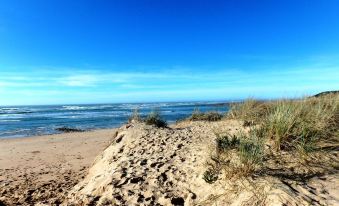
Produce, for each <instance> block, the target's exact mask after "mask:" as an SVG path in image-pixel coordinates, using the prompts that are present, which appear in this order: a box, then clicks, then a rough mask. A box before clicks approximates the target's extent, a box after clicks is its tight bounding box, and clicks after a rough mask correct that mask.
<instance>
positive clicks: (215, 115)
mask: <svg viewBox="0 0 339 206" xmlns="http://www.w3.org/2000/svg"><path fill="white" fill-rule="evenodd" d="M222 117H223V115H222V114H220V113H219V112H215V111H210V112H200V111H199V110H194V112H193V113H192V115H191V116H190V117H189V118H188V120H191V121H209V122H213V121H219V120H221V118H222Z"/></svg>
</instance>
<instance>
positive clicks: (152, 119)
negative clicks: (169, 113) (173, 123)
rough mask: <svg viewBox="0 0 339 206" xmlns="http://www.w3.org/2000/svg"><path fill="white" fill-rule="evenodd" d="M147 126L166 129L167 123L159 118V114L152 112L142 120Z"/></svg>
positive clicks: (155, 111)
mask: <svg viewBox="0 0 339 206" xmlns="http://www.w3.org/2000/svg"><path fill="white" fill-rule="evenodd" d="M144 121H145V123H146V124H147V125H154V126H156V127H167V122H166V121H165V120H163V119H162V118H161V116H160V112H159V111H157V110H153V111H152V112H151V113H149V115H148V116H147V117H146V118H145V119H144Z"/></svg>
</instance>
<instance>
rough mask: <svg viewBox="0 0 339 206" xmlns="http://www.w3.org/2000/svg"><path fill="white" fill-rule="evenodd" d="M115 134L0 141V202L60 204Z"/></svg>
mask: <svg viewBox="0 0 339 206" xmlns="http://www.w3.org/2000/svg"><path fill="white" fill-rule="evenodd" d="M114 132H115V129H103V130H94V131H89V132H78V133H64V134H56V135H47V136H33V137H27V138H14V139H0V203H1V201H2V202H5V203H6V204H7V205H17V204H30V203H33V202H44V201H46V202H45V203H47V204H53V203H54V204H58V203H60V202H61V201H62V200H63V198H64V196H65V195H67V192H68V190H69V189H71V188H72V187H73V186H74V185H75V184H77V183H78V181H80V180H81V179H82V178H83V177H84V175H86V173H87V170H88V167H90V166H91V164H92V162H93V161H94V159H95V157H96V156H97V155H98V154H100V153H101V152H102V151H103V150H104V149H105V148H106V147H107V146H108V145H109V143H110V141H111V138H112V135H113V134H114ZM0 205H1V204H0Z"/></svg>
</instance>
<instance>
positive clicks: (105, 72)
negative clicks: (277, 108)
mask: <svg viewBox="0 0 339 206" xmlns="http://www.w3.org/2000/svg"><path fill="white" fill-rule="evenodd" d="M338 89H339V1H337V0H326V1H323V0H319V1H316V0H314V1H309V0H304V1H303V0H299V1H295V0H294V1H289V0H284V1H271V0H270V1H269V0H267V1H265V0H262V1H260V0H258V1H253V0H252V1H240V0H234V1H231V0H230V1H214V0H209V1H207V0H205V1H199V0H194V1H193V0H192V1H188V0H180V1H179V0H162V1H159V0H133V1H132V0H115V1H108V0H107V1H105V0H100V1H94V0H92V1H86V0H83V1H76V0H74V1H66V0H55V1H54V0H49V1H44V0H29V1H27V0H22V1H19V0H7V1H6V0H3V1H0V105H19V104H67V103H68V104H74V103H110V102H112V103H114V102H152V101H190V100H232V99H242V98H246V97H257V98H278V97H298V96H302V95H307V94H314V93H317V92H320V91H324V90H338Z"/></svg>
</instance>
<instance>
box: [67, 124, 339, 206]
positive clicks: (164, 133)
mask: <svg viewBox="0 0 339 206" xmlns="http://www.w3.org/2000/svg"><path fill="white" fill-rule="evenodd" d="M238 129H240V124H239V122H236V121H222V122H216V123H205V122H194V123H187V124H186V123H182V124H179V125H176V126H174V127H173V128H165V129H158V128H155V127H152V126H147V125H144V124H139V123H133V124H128V125H126V126H123V127H122V128H120V129H119V130H118V132H117V134H116V137H115V141H114V142H113V143H112V145H110V146H109V147H108V148H107V149H106V150H105V151H104V152H103V153H102V154H101V155H100V156H98V157H97V159H96V160H95V162H94V165H93V166H92V168H91V169H90V171H89V174H88V175H87V176H86V178H85V179H84V180H83V181H81V182H80V183H79V184H77V185H76V186H75V187H74V188H73V190H72V191H71V192H70V193H69V196H68V198H67V200H65V202H64V205H260V204H262V205H338V204H339V200H338V198H337V197H338V189H337V187H338V183H339V182H338V175H337V173H334V174H332V175H327V176H323V177H321V178H318V177H315V178H311V179H309V180H308V181H307V182H303V183H297V182H293V181H292V182H289V181H281V180H280V179H278V178H274V177H260V178H257V179H253V178H246V179H237V180H234V181H230V180H227V179H225V178H224V177H223V176H221V177H220V178H219V180H218V181H217V182H215V183H213V184H208V183H206V182H205V181H204V180H203V179H202V175H203V173H204V171H205V170H206V168H207V165H206V163H207V162H209V161H210V155H211V154H212V153H213V152H214V151H213V148H214V147H213V145H214V139H215V135H214V132H215V131H218V130H223V131H228V132H230V133H232V132H235V131H236V130H238Z"/></svg>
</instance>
